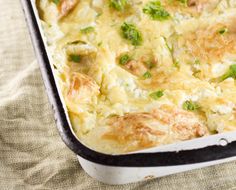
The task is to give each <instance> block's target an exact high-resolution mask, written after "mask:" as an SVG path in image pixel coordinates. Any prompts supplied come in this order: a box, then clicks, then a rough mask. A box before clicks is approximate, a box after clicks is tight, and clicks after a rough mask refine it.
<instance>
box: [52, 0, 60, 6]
mask: <svg viewBox="0 0 236 190" xmlns="http://www.w3.org/2000/svg"><path fill="white" fill-rule="evenodd" d="M52 2H53V3H55V4H56V5H59V3H60V0H52Z"/></svg>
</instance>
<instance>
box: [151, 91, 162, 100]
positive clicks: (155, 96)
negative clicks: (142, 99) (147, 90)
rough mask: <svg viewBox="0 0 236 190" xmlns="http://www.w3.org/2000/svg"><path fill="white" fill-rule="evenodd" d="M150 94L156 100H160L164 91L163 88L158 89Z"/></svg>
mask: <svg viewBox="0 0 236 190" xmlns="http://www.w3.org/2000/svg"><path fill="white" fill-rule="evenodd" d="M149 96H150V97H151V98H152V99H154V100H158V99H159V98H160V97H162V96H164V93H163V91H162V90H158V91H156V92H152V93H151V94H149Z"/></svg>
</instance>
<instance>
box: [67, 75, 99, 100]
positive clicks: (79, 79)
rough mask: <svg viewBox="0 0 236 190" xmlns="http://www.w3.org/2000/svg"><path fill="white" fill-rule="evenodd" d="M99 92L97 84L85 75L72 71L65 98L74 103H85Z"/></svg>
mask: <svg viewBox="0 0 236 190" xmlns="http://www.w3.org/2000/svg"><path fill="white" fill-rule="evenodd" d="M98 94H99V86H98V85H97V84H96V82H95V81H94V80H93V79H92V78H90V77H89V76H87V75H83V74H79V73H74V74H73V75H72V76H71V79H70V85H69V89H68V91H67V95H66V97H67V99H68V100H70V101H72V102H74V103H77V104H78V103H80V104H81V103H86V102H89V101H90V100H91V97H92V96H94V95H98Z"/></svg>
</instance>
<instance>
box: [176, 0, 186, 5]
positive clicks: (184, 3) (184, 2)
mask: <svg viewBox="0 0 236 190" xmlns="http://www.w3.org/2000/svg"><path fill="white" fill-rule="evenodd" d="M177 1H179V2H180V3H182V4H183V5H185V6H188V0H177Z"/></svg>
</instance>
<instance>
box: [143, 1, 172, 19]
mask: <svg viewBox="0 0 236 190" xmlns="http://www.w3.org/2000/svg"><path fill="white" fill-rule="evenodd" d="M143 12H144V13H145V14H147V15H149V16H150V17H151V18H152V19H153V20H158V21H164V20H167V19H169V18H170V14H169V13H168V12H167V11H166V10H165V9H164V7H163V6H162V5H161V2H160V1H151V2H149V3H147V4H146V6H145V7H144V8H143Z"/></svg>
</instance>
